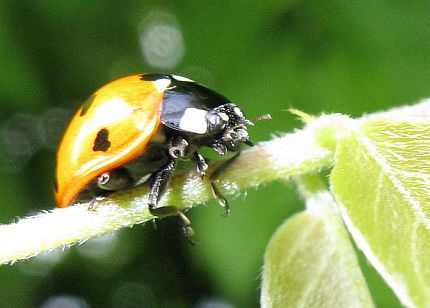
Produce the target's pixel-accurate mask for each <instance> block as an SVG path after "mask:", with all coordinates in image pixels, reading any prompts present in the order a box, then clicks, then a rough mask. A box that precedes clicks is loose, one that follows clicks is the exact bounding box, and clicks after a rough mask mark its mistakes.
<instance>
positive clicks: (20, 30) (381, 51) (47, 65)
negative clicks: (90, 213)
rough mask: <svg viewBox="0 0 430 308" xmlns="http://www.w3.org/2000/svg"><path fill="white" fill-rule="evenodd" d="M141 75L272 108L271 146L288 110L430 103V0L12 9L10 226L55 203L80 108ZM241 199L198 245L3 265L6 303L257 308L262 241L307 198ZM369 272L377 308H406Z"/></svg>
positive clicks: (2, 173) (5, 207)
mask: <svg viewBox="0 0 430 308" xmlns="http://www.w3.org/2000/svg"><path fill="white" fill-rule="evenodd" d="M137 72H171V73H176V74H180V75H184V76H188V77H190V78H192V79H195V80H197V81H199V82H201V83H204V84H206V85H208V86H210V87H212V88H214V89H216V90H217V91H219V92H221V93H223V94H224V95H226V96H227V97H229V98H231V99H232V100H233V101H235V102H236V103H238V104H239V105H241V106H242V108H243V109H244V110H245V111H246V113H247V114H248V116H249V117H250V118H253V117H255V116H258V115H260V114H264V113H271V114H272V116H273V118H274V119H273V120H272V121H270V122H260V123H258V125H256V127H254V128H252V130H251V135H252V136H253V139H254V141H261V140H266V139H269V138H270V136H271V135H272V134H275V133H279V132H286V131H291V130H292V129H293V128H295V127H298V126H300V123H299V121H297V120H296V119H295V118H294V117H293V116H291V115H289V114H288V112H286V111H285V110H286V109H288V108H289V107H295V108H298V109H301V110H304V111H306V112H309V113H315V114H318V113H321V112H341V113H345V114H349V115H352V116H359V115H361V114H363V113H368V112H372V111H376V110H381V109H386V108H389V107H393V106H398V105H401V104H405V103H411V102H414V101H416V100H418V99H420V98H423V97H429V96H430V2H429V1H425V0H423V1H418V0H412V1H399V0H390V1H383V0H379V1H357V0H349V1H345V0H344V1H341V0H337V1H336V0H326V1H294V0H290V1H282V0H278V1H276V0H273V1H256V0H255V1H251V0H250V1H217V0H215V1H198V0H187V1H184V0H175V1H167V0H166V1H138V0H123V1H113V0H92V1H84V0H75V1H69V0H56V1H53V0H33V1H16V0H0V183H1V185H0V195H1V211H0V223H10V222H12V221H14V220H15V219H17V217H22V216H24V215H28V214H30V213H35V212H37V211H40V210H45V209H50V208H53V207H54V206H55V204H54V200H53V197H52V190H53V189H52V187H53V184H52V183H53V173H54V167H55V149H56V146H57V143H58V140H59V138H60V136H61V134H62V131H63V130H64V128H65V125H66V123H67V121H68V119H69V118H70V116H71V114H72V113H73V110H74V109H75V108H76V107H77V106H79V104H80V103H81V102H82V101H83V100H84V99H85V98H86V97H87V96H88V95H89V94H90V93H92V92H93V91H94V90H96V89H97V88H98V87H100V86H101V85H103V84H104V83H106V82H108V81H110V80H112V79H114V78H116V77H119V76H121V75H126V74H132V73H137ZM250 163H252V162H250ZM286 187H287V188H286ZM230 199H231V203H232V213H231V216H230V217H229V218H228V219H224V218H222V217H221V216H220V214H221V213H222V210H221V209H220V208H219V207H218V206H217V205H216V203H214V202H211V203H209V204H208V205H205V206H200V207H197V208H196V209H193V210H191V211H190V212H189V216H190V218H191V220H192V222H193V226H194V228H195V231H196V233H197V234H196V236H195V240H196V241H197V242H199V243H200V244H199V245H198V246H197V247H194V248H192V247H190V246H188V245H187V244H186V242H185V241H184V239H183V238H182V235H181V234H180V232H178V226H177V225H176V223H175V220H169V219H165V220H163V221H161V222H160V223H158V229H157V230H154V228H153V226H152V225H151V224H147V225H144V226H135V227H133V228H131V229H126V230H122V231H121V232H119V233H117V234H112V235H109V236H106V237H103V238H99V239H94V240H90V241H88V242H87V243H85V244H83V245H80V246H78V247H73V248H70V249H65V251H55V252H53V253H50V254H47V255H44V256H40V257H37V258H33V259H31V260H28V261H22V262H19V263H17V264H15V265H13V266H3V267H1V268H0V307H64V305H65V304H67V303H68V304H71V303H72V304H74V305H76V306H73V307H200V308H202V307H256V306H258V300H259V284H260V282H259V275H260V271H261V266H262V261H263V252H264V248H265V245H266V244H267V242H268V240H269V238H270V236H271V234H272V233H273V232H274V230H275V229H276V227H277V226H278V225H279V224H280V223H281V222H282V221H283V220H284V219H286V218H287V217H288V216H290V215H291V214H292V213H295V212H297V211H300V210H301V209H302V208H303V204H302V201H301V200H300V198H299V196H298V195H297V194H296V192H295V188H294V185H293V184H292V183H287V186H285V183H273V184H270V185H265V186H263V187H259V188H258V189H252V190H250V191H248V192H246V193H243V194H242V195H240V196H236V197H230ZM11 240H13V239H11ZM0 244H1V243H0ZM361 264H362V267H363V270H364V272H365V274H366V278H367V280H368V282H369V285H370V288H371V292H372V296H373V298H374V300H375V302H376V303H377V305H378V306H379V307H396V306H398V305H399V304H398V302H397V300H396V298H395V297H394V296H393V295H392V293H391V291H390V290H389V289H388V288H387V287H386V286H385V284H384V283H383V282H382V281H381V279H380V278H379V277H378V275H377V274H376V273H375V272H374V271H373V270H372V269H371V268H370V267H369V266H368V264H367V262H366V261H365V260H364V259H363V258H362V257H361Z"/></svg>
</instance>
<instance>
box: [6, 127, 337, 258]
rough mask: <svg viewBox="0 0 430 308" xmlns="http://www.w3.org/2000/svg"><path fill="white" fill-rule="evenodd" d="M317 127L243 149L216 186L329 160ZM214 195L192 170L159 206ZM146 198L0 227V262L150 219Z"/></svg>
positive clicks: (129, 193)
mask: <svg viewBox="0 0 430 308" xmlns="http://www.w3.org/2000/svg"><path fill="white" fill-rule="evenodd" d="M316 122H317V121H316ZM311 124H312V123H311ZM315 130H316V126H315V125H308V126H307V127H306V128H305V129H302V130H298V131H296V132H294V133H291V134H285V135H282V136H279V137H275V138H273V139H272V140H270V141H266V142H262V143H260V144H258V145H256V146H254V147H252V148H250V149H248V150H246V151H244V152H243V153H242V154H241V156H240V157H239V158H238V159H237V160H236V161H235V163H234V164H233V165H232V166H231V167H230V168H228V169H227V170H226V172H225V173H223V174H222V176H221V177H220V178H219V180H218V183H217V185H218V186H219V188H220V190H221V192H222V193H223V194H226V195H232V194H237V193H239V192H240V191H242V190H244V189H246V188H248V187H253V186H258V185H260V184H263V183H267V182H269V181H273V180H276V179H284V178H287V177H289V176H290V175H296V174H302V173H307V172H310V171H314V170H318V169H321V168H323V167H325V166H328V165H330V163H331V160H332V154H331V152H330V151H328V150H327V149H324V148H322V147H321V146H319V145H318V144H317V143H316V141H315ZM217 164H218V163H214V164H212V165H211V167H210V168H212V169H213V168H214V167H216V165H217ZM212 198H213V196H212V193H211V190H210V186H209V182H208V180H204V181H202V180H201V179H200V177H199V175H198V174H197V172H195V171H194V170H192V171H189V172H187V173H181V174H177V175H175V176H174V177H173V178H172V180H171V181H170V185H169V189H167V191H166V193H165V194H164V195H163V197H162V199H161V200H160V205H163V204H174V205H176V206H178V207H179V208H182V209H184V208H189V207H192V206H195V205H198V204H201V203H204V202H206V201H208V200H210V199H212ZM146 201H147V187H146V186H140V187H136V188H133V189H130V190H125V191H120V192H117V193H115V194H113V195H111V196H110V197H108V198H105V199H103V200H98V201H97V203H96V207H95V209H94V210H89V209H88V204H86V203H82V204H76V205H73V206H70V207H67V208H65V209H53V210H49V211H43V212H41V213H40V214H37V215H35V216H31V217H27V218H23V219H20V220H18V221H17V222H14V223H11V224H9V225H3V226H0V243H2V245H0V264H3V263H13V262H15V261H17V260H20V259H26V258H29V257H32V256H35V255H37V254H39V253H42V252H46V251H50V250H53V249H56V248H60V247H65V246H70V245H73V244H77V243H80V242H82V241H85V240H86V239H88V238H91V237H94V236H100V235H103V234H106V233H109V232H112V231H115V230H118V229H121V228H123V227H131V226H133V225H135V224H139V223H144V222H146V221H148V220H152V219H154V217H153V216H152V215H151V214H150V213H149V211H148V208H147V202H146Z"/></svg>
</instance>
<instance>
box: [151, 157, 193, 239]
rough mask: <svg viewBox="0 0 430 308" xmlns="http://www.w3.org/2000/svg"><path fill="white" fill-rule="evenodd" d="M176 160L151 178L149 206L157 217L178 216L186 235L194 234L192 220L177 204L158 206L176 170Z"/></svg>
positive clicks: (172, 160) (171, 161)
mask: <svg viewBox="0 0 430 308" xmlns="http://www.w3.org/2000/svg"><path fill="white" fill-rule="evenodd" d="M175 165H176V160H175V159H171V160H170V161H169V162H168V163H167V164H166V165H164V166H163V167H161V168H160V169H159V170H158V171H156V172H155V173H154V175H153V176H152V179H151V186H150V189H149V196H148V207H149V212H150V213H151V214H152V215H154V216H157V217H166V216H178V218H179V220H180V222H181V224H182V230H183V232H184V234H185V236H187V237H188V236H192V235H193V234H194V231H193V229H192V228H191V226H190V220H189V219H188V218H187V216H185V214H184V213H182V211H181V210H180V209H178V208H177V207H176V206H172V205H169V206H160V207H159V206H158V201H159V199H160V197H161V196H162V195H163V192H164V191H165V190H166V187H167V183H168V182H169V179H170V176H171V175H172V173H173V171H174V170H175Z"/></svg>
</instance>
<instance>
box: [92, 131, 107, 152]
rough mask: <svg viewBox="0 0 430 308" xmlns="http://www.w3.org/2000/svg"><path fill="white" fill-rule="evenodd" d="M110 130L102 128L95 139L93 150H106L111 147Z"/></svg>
mask: <svg viewBox="0 0 430 308" xmlns="http://www.w3.org/2000/svg"><path fill="white" fill-rule="evenodd" d="M108 137H109V131H108V130H107V129H106V128H102V129H101V130H100V131H99V132H98V133H97V137H96V139H95V140H94V146H93V151H94V152H95V151H102V152H106V151H107V150H108V149H109V148H110V141H109V140H108Z"/></svg>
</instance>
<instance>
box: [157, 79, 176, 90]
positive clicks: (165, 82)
mask: <svg viewBox="0 0 430 308" xmlns="http://www.w3.org/2000/svg"><path fill="white" fill-rule="evenodd" d="M171 82H172V81H171V80H170V79H164V78H163V79H157V80H154V81H153V83H154V86H155V87H156V88H157V90H158V92H164V91H165V90H166V89H167V87H168V86H169V85H170V83H171Z"/></svg>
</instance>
